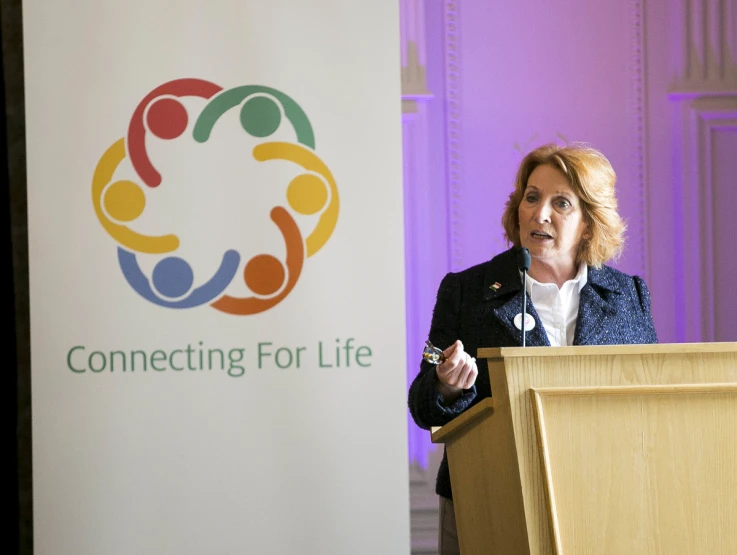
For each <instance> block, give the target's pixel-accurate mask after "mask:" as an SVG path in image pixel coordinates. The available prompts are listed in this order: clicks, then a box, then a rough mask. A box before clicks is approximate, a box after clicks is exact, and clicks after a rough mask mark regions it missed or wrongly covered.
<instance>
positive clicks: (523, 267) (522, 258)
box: [517, 247, 532, 347]
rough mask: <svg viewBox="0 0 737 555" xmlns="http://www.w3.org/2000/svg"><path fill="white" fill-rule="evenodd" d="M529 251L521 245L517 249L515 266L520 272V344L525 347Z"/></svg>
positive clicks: (530, 261)
mask: <svg viewBox="0 0 737 555" xmlns="http://www.w3.org/2000/svg"><path fill="white" fill-rule="evenodd" d="M531 263H532V260H531V259H530V251H529V250H527V249H526V248H525V247H521V248H520V249H519V251H517V267H518V268H519V271H520V272H522V326H521V327H522V346H523V347H526V346H527V345H526V340H525V338H526V335H527V334H526V331H527V270H529V269H530V264H531Z"/></svg>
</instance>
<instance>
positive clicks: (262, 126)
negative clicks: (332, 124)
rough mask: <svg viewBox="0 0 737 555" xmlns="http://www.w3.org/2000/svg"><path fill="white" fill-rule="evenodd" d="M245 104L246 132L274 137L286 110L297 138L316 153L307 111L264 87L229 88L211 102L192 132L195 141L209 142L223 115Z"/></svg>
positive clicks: (244, 126)
mask: <svg viewBox="0 0 737 555" xmlns="http://www.w3.org/2000/svg"><path fill="white" fill-rule="evenodd" d="M274 99H275V100H274ZM244 100H245V102H243V101H244ZM242 102H243V106H241V112H240V120H241V126H242V127H243V129H244V130H245V131H246V133H248V134H249V135H251V136H253V137H258V138H264V137H268V136H270V135H272V134H273V133H274V132H276V130H277V129H278V128H279V125H280V124H281V121H282V110H284V115H285V116H286V118H287V120H289V122H290V123H291V124H292V127H293V128H294V132H295V133H296V135H297V142H299V143H300V144H302V145H305V146H308V147H310V148H311V149H313V150H314V148H315V134H314V132H313V131H312V125H311V124H310V120H309V119H308V118H307V114H305V112H304V110H302V108H300V107H299V104H297V103H296V102H295V101H294V100H292V99H291V98H290V97H288V96H287V95H286V94H284V93H283V92H281V91H278V90H276V89H272V88H271V87H263V86H261V85H244V86H242V87H235V88H233V89H228V90H227V91H223V92H221V93H219V94H218V95H217V96H215V97H214V98H213V99H212V100H210V102H209V103H208V104H207V106H205V109H204V110H202V112H201V113H200V115H199V117H198V118H197V122H196V123H195V126H194V130H193V131H192V135H193V137H194V139H195V141H197V142H199V143H204V142H206V141H207V140H208V139H209V138H210V134H211V133H212V129H213V127H215V123H217V121H218V120H219V119H220V116H222V115H223V114H225V112H227V111H228V110H230V109H231V108H235V107H236V106H238V105H239V104H241V103H242ZM277 102H278V103H279V104H277ZM279 105H281V109H280V106H279Z"/></svg>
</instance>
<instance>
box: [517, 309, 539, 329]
mask: <svg viewBox="0 0 737 555" xmlns="http://www.w3.org/2000/svg"><path fill="white" fill-rule="evenodd" d="M514 327H515V328H517V329H518V330H521V329H522V313H521V312H520V313H519V314H517V316H515V317H514ZM534 327H535V319H534V318H533V317H532V314H530V313H529V312H528V313H526V314H525V331H530V330H531V329H533V328H534Z"/></svg>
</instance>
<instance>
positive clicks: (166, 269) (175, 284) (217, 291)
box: [118, 247, 241, 308]
mask: <svg viewBox="0 0 737 555" xmlns="http://www.w3.org/2000/svg"><path fill="white" fill-rule="evenodd" d="M118 262H119V263H120V269H121V270H122V271H123V275H124V276H125V279H126V280H127V281H128V283H129V284H130V286H131V287H132V288H133V289H134V290H135V291H136V292H137V293H138V294H139V295H141V296H142V297H143V298H144V299H146V300H148V301H151V302H152V303H154V304H157V305H159V306H164V307H167V308H192V307H195V306H199V305H202V304H205V303H209V302H211V301H212V300H214V299H216V298H217V297H219V296H220V295H221V294H222V293H223V291H225V289H226V288H227V287H228V285H229V284H230V282H231V281H233V278H234V277H235V274H236V272H238V266H239V265H240V262H241V257H240V255H239V254H238V253H237V252H236V251H234V250H228V251H226V252H225V254H224V255H223V260H222V262H221V263H220V267H219V268H218V269H217V271H216V272H215V274H214V275H213V276H212V277H211V278H210V279H209V280H208V281H207V282H206V283H204V284H202V285H200V286H199V287H196V288H195V289H192V286H193V285H194V272H193V271H192V267H191V266H190V265H189V263H188V262H187V261H186V260H184V259H182V258H179V257H178V256H167V257H166V258H164V259H162V260H160V261H159V262H157V263H156V266H154V269H153V272H152V274H151V279H150V280H149V278H147V277H146V275H145V274H144V273H143V271H142V270H141V267H140V266H139V264H138V260H137V259H136V255H135V254H133V253H132V252H129V251H127V250H125V249H122V248H120V247H118ZM184 295H186V297H185V296H184ZM182 297H184V298H182Z"/></svg>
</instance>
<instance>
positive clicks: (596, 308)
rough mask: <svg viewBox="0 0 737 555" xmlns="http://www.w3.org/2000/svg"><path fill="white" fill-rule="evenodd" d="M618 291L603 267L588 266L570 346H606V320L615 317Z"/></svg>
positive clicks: (614, 282) (607, 325)
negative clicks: (598, 268)
mask: <svg viewBox="0 0 737 555" xmlns="http://www.w3.org/2000/svg"><path fill="white" fill-rule="evenodd" d="M621 294H622V292H621V291H620V289H619V286H618V284H617V282H616V281H615V280H614V279H613V278H611V276H610V275H609V273H608V272H606V270H605V269H600V270H597V269H595V268H592V267H589V273H588V281H587V282H586V285H584V287H583V289H581V297H580V300H579V305H578V317H577V319H576V333H575V334H574V338H573V344H574V345H606V344H608V343H609V341H607V337H606V333H607V330H608V329H609V323H608V322H607V321H608V320H612V319H614V318H616V317H617V312H618V309H617V305H618V301H619V298H620V296H621Z"/></svg>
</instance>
